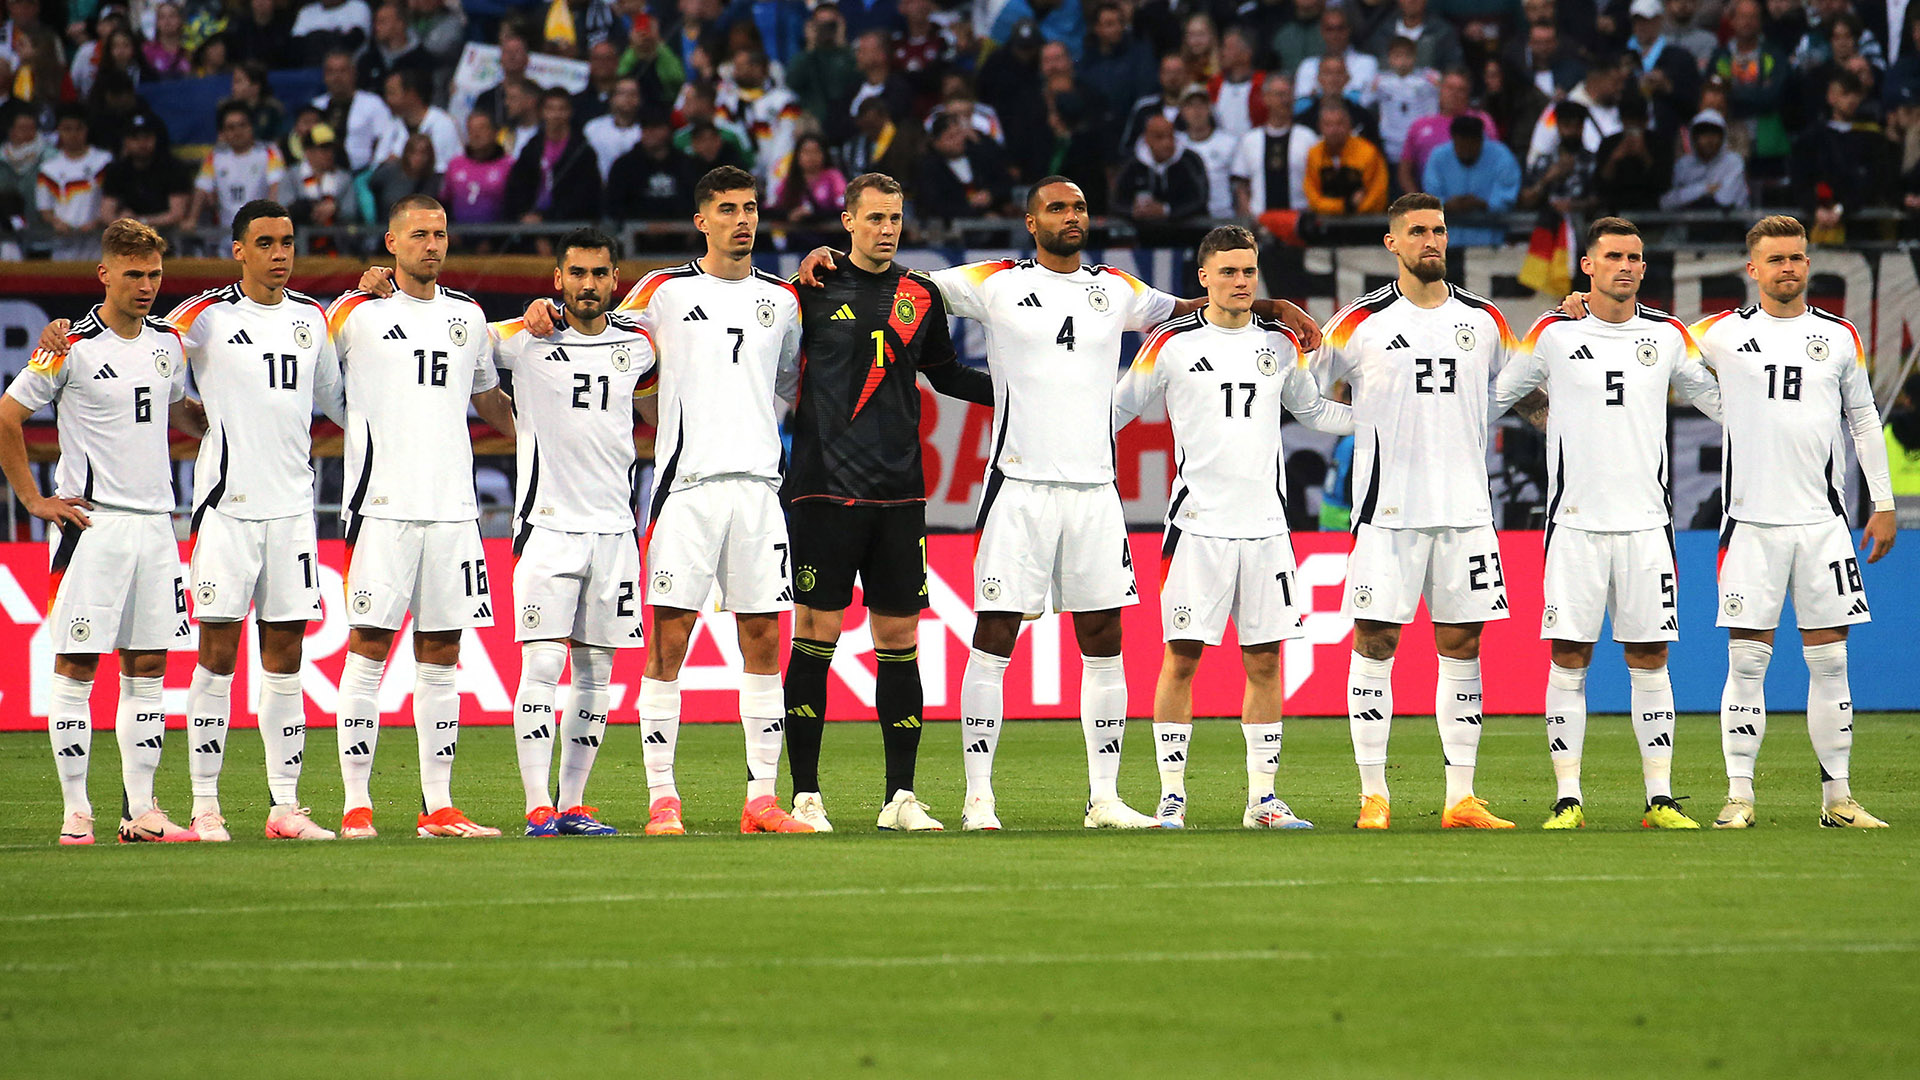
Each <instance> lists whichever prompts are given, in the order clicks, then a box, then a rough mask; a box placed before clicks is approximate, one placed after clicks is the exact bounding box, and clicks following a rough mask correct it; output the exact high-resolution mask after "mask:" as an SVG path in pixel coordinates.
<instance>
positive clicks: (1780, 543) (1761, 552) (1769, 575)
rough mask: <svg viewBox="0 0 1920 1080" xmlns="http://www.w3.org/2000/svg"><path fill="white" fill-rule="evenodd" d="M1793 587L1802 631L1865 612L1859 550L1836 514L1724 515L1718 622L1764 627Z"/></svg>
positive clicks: (1846, 621) (1854, 619) (1773, 622)
mask: <svg viewBox="0 0 1920 1080" xmlns="http://www.w3.org/2000/svg"><path fill="white" fill-rule="evenodd" d="M1789 590H1791V591H1792V593H1793V613H1794V617H1795V618H1796V619H1797V620H1798V622H1799V624H1800V629H1802V630H1824V629H1827V628H1828V627H1834V626H1850V625H1852V624H1853V623H1863V622H1869V621H1871V620H1872V618H1873V614H1872V612H1870V611H1869V610H1868V609H1867V590H1866V586H1865V584H1864V583H1862V582H1861V580H1860V553H1859V552H1858V551H1855V550H1854V547H1853V533H1852V532H1851V531H1849V530H1848V528H1847V523H1846V522H1845V521H1844V520H1842V519H1841V518H1839V517H1833V518H1829V519H1827V520H1826V521H1823V522H1819V523H1818V524H1814V525H1755V524H1752V523H1751V522H1746V521H1734V520H1732V519H1731V518H1729V519H1728V520H1727V522H1726V524H1725V525H1723V526H1722V527H1721V529H1720V617H1719V619H1718V620H1716V621H1717V622H1718V623H1719V625H1721V626H1731V627H1738V628H1739V629H1742V630H1772V629H1774V628H1775V627H1777V626H1779V625H1780V605H1781V604H1782V603H1783V602H1784V601H1785V600H1786V597H1787V593H1788V591H1789Z"/></svg>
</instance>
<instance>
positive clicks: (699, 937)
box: [0, 714, 1920, 1080]
mask: <svg viewBox="0 0 1920 1080" xmlns="http://www.w3.org/2000/svg"><path fill="white" fill-rule="evenodd" d="M1397 726H1398V730H1397V731H1396V732H1395V738H1394V744H1393V752H1394V761H1395V765H1394V766H1393V768H1392V771H1391V773H1390V776H1391V777H1392V779H1393V783H1394V794H1395V800H1394V807H1395V811H1396V817H1395V821H1394V829H1393V831H1392V832H1390V833H1387V834H1359V833H1356V832H1355V831H1354V830H1353V829H1352V828H1351V825H1352V821H1353V812H1354V806H1355V798H1354V791H1355V780H1354V775H1353V765H1352V759H1351V752H1350V748H1349V745H1348V741H1347V726H1346V724H1345V723H1343V722H1339V721H1328V720H1304V719H1303V720H1297V721H1291V722H1289V723H1288V725H1287V733H1286V734H1287V740H1286V750H1285V757H1284V759H1283V762H1282V769H1281V777H1280V781H1281V782H1280V788H1281V792H1282V794H1283V795H1284V796H1285V797H1286V798H1288V799H1289V800H1290V801H1291V802H1292V804H1293V806H1294V807H1295V809H1296V810H1298V811H1299V812H1301V813H1302V814H1303V815H1305V816H1307V817H1310V818H1312V819H1314V820H1316V821H1317V822H1318V823H1319V825H1320V828H1319V829H1318V830H1317V831H1315V832H1312V833H1268V834H1257V835H1256V834H1248V833H1245V832H1243V831H1242V830H1241V829H1240V828H1239V827H1238V826H1239V810H1240V806H1241V800H1242V795H1243V791H1244V784H1245V778H1244V772H1243V761H1244V754H1243V750H1242V745H1241V741H1240V737H1239V734H1238V732H1236V731H1235V730H1234V725H1232V724H1231V723H1227V722H1219V721H1213V722H1202V723H1201V724H1200V725H1199V726H1198V730H1197V731H1196V734H1195V738H1194V744H1193V749H1192V768H1191V770H1190V772H1189V790H1190V792H1191V793H1192V809H1191V814H1190V824H1191V825H1192V826H1193V827H1191V828H1189V829H1188V830H1187V831H1186V832H1185V833H1183V834H1182V833H1152V834H1124V835H1123V834H1113V833H1102V834H1086V833H1084V832H1083V830H1081V829H1080V827H1079V823H1080V813H1081V799H1082V798H1083V792H1084V790H1085V789H1084V784H1085V768H1084V763H1085V757H1084V752H1083V749H1082V745H1081V739H1080V732H1079V729H1078V726H1077V725H1074V724H1071V723H1016V724H1014V725H1012V729H1011V730H1009V731H1008V732H1007V734H1006V737H1005V739H1004V740H1003V742H1002V744H1001V750H1000V777H999V793H1000V813H1001V816H1002V819H1003V820H1004V821H1005V822H1006V823H1007V825H1008V826H1009V830H1010V831H1008V832H1006V833H1002V834H999V835H973V834H961V833H959V832H958V831H957V830H958V826H959V806H958V803H959V797H960V790H961V788H960V777H959V764H960V763H959V756H960V755H959V753H958V746H957V743H958V734H957V732H956V730H955V728H954V727H953V726H951V725H948V724H935V725H931V726H930V727H929V728H928V730H927V732H926V736H927V737H926V740H925V745H924V746H923V753H922V772H921V784H920V788H921V793H922V796H923V797H924V798H926V799H927V801H928V802H930V803H931V804H932V806H933V809H934V812H935V814H936V816H938V817H940V818H942V819H943V820H945V821H946V822H947V824H948V825H949V826H950V827H952V828H953V829H954V830H955V831H953V832H950V833H948V834H946V835H944V836H897V835H877V834H876V833H875V832H874V831H873V829H872V828H871V824H872V821H873V819H874V815H875V814H876V813H877V812H878V809H879V802H880V798H879V796H880V792H879V790H878V788H879V784H880V771H879V764H880V745H879V736H878V734H877V732H876V731H875V730H874V729H873V728H872V727H871V726H867V725H833V726H831V727H829V729H828V732H827V748H826V755H825V758H826V768H825V770H824V776H823V780H824V784H825V786H826V788H827V797H828V808H829V810H830V811H831V812H832V814H833V816H834V820H835V821H836V823H837V824H838V825H839V827H840V829H841V830H842V831H841V832H840V833H838V834H836V835H834V836H831V837H740V836H738V835H735V830H736V828H737V821H738V813H739V806H740V796H741V790H742V783H741V776H742V772H743V766H742V763H741V755H740V732H739V730H738V728H737V727H732V726H689V727H687V728H685V729H683V730H682V734H681V737H680V768H681V782H682V791H683V794H684V795H685V796H686V801H687V810H688V823H689V825H690V827H692V828H693V829H695V830H696V831H697V832H698V833H700V834H704V835H695V836H689V837H687V838H684V839H652V840H649V839H645V838H641V837H623V838H620V839H617V840H597V841H596V840H585V839H561V840H554V841H542V842H533V841H528V840H525V839H517V838H507V839H501V840H495V841H438V842H430V841H425V840H416V839H413V838H412V836H411V833H412V820H413V812H414V809H415V806H416V800H417V797H418V795H417V791H418V789H417V787H416V786H415V782H416V777H415V771H414V741H413V734H412V732H411V731H408V730H406V729H401V728H389V729H387V730H386V731H385V732H384V733H383V737H382V739H381V742H382V744H383V745H382V747H381V754H380V759H379V763H378V772H377V773H376V774H375V781H374V790H375V795H376V797H377V798H378V799H379V800H380V804H379V805H378V806H377V807H376V808H375V815H376V816H375V822H376V824H377V825H378V826H379V827H381V828H382V829H383V830H384V831H385V832H386V836H384V837H383V838H382V839H380V840H378V841H375V842H370V843H356V844H347V843H334V844H317V845H292V844H286V843H276V844H269V843H268V842H267V841H264V840H262V839H260V837H259V827H260V822H261V819H262V816H263V814H264V806H263V803H264V798H265V796H264V782H263V780H261V778H260V777H261V773H260V750H259V741H258V739H257V737H256V736H254V734H253V733H252V732H238V733H236V737H235V738H234V740H233V749H232V751H231V752H230V754H229V756H228V760H227V770H228V771H227V783H226V789H227V790H226V800H225V801H226V811H227V815H228V818H229V820H230V822H231V827H232V829H233V831H234V833H235V836H236V842H235V843H233V844H232V845H229V846H226V847H223V848H216V847H214V846H212V845H208V846H204V847H192V846H185V845H182V846H176V847H165V848H163V847H159V846H157V845H156V846H153V847H142V848H129V847H121V846H118V845H114V844H112V843H110V842H109V843H105V844H101V845H96V846H95V847H94V848H92V849H79V850H71V849H69V850H63V849H58V848H56V847H55V846H54V845H53V839H54V834H55V833H56V832H57V831H58V827H59V801H58V789H57V786H56V784H55V782H54V779H53V768H52V763H51V761H50V760H49V755H48V749H47V741H46V737H45V736H44V735H38V734H35V735H24V734H22V735H8V736H5V737H0V1075H3V1076H6V1077H36V1078H68V1077H115V1078H118V1077H125V1076H136V1075H137V1076H140V1077H142V1078H143V1080H160V1078H167V1077H191V1078H195V1080H204V1078H207V1077H227V1076H247V1077H259V1076H273V1077H325V1078H328V1080H345V1078H349V1077H352V1078H359V1077H430V1078H434V1080H451V1078H468V1077H476V1078H478V1077H538V1078H543V1080H546V1078H555V1080H563V1078H572V1077H586V1076H601V1075H621V1076H631V1077H682V1076H730V1077H768V1078H785V1077H816V1076H821V1077H827V1076H852V1077H859V1076H898V1077H911V1078H915V1080H918V1078H921V1077H947V1076H955V1077H969V1078H985V1077H999V1076H1020V1077H1037V1076H1060V1077H1098V1078H1102V1080H1105V1078H1111V1077H1121V1076H1154V1077H1161V1078H1169V1077H1188V1076H1196V1077H1197V1076H1240V1075H1255V1076H1271V1075H1287V1076H1298V1077H1356V1078H1358V1077H1366V1078H1378V1077H1402V1076H1404V1077H1466V1078H1471V1080H1485V1078H1493V1077H1508V1076H1512V1077H1528V1078H1548V1077H1551V1078H1572V1077H1622V1076H1634V1077H1641V1076H1644V1077H1659V1078H1672V1080H1681V1078H1686V1080H1694V1078H1700V1077H1715V1076H1726V1077H1740V1078H1743V1080H1744V1078H1753V1077H1773V1076H1781V1077H1786V1076H1791V1077H1796V1078H1804V1077H1821V1076H1835V1077H1848V1078H1851V1080H1860V1078H1871V1077H1891V1076H1911V1075H1913V1073H1912V1071H1911V1070H1912V1069H1913V1068H1914V1061H1915V1060H1916V1055H1917V1054H1920V1025H1917V1024H1916V1023H1915V1017H1916V1016H1920V955H1916V954H1917V953H1920V927H1917V926H1916V924H1915V918H1914V912H1915V901H1916V900H1917V899H1920V866H1917V865H1916V855H1917V854H1920V845H1917V844H1916V838H1920V741H1917V740H1916V735H1920V717H1917V716H1914V715H1886V714H1880V715H1868V716H1863V717H1861V721H1860V724H1859V730H1858V732H1857V740H1858V741H1857V742H1856V744H1855V754H1854V760H1855V763H1856V777H1855V784H1856V787H1855V791H1856V794H1857V795H1858V797H1859V798H1860V800H1861V801H1862V803H1864V804H1865V805H1866V806H1867V807H1868V808H1869V809H1871V810H1873V811H1874V812H1875V813H1878V814H1880V815H1882V816H1884V817H1886V818H1888V819H1890V820H1892V821H1893V822H1895V826H1894V828H1893V829H1891V830H1887V831H1884V832H1878V833H1865V832H1851V831H1826V830H1821V829H1819V828H1818V827H1816V824H1815V817H1816V813H1817V808H1818V807H1817V804H1818V783H1817V772H1816V769H1815V766H1814V762H1813V759H1812V753H1811V751H1810V749H1809V747H1808V745H1807V738H1806V735H1805V729H1804V728H1803V727H1802V726H1801V724H1800V721H1799V719H1798V718H1797V717H1795V716H1792V715H1784V714H1783V715H1776V716H1774V717H1773V718H1772V725H1771V726H1772V729H1773V732H1772V739H1771V740H1770V741H1769V743H1768V746H1767V749H1766V751H1765V753H1764V754H1763V756H1762V759H1761V776H1760V778H1759V791H1760V811H1761V813H1760V819H1761V827H1760V828H1758V829H1756V830H1754V831H1752V832H1750V833H1745V834H1737V833H1716V832H1713V831H1710V830H1709V831H1704V832H1700V833H1693V834H1668V833H1661V834H1655V833H1648V832H1645V831H1643V830H1641V829H1640V828H1639V810H1640V805H1641V799H1640V779H1639V767H1638V761H1637V757H1636V755H1635V750H1634V747H1633V744H1632V738H1631V735H1630V733H1629V731H1628V728H1627V725H1626V722H1625V720H1624V719H1623V718H1620V717H1596V718H1595V720H1594V722H1593V725H1592V728H1591V730H1590V732H1589V735H1588V740H1587V755H1588V756H1587V777H1586V781H1587V783H1586V791H1587V802H1588V808H1589V813H1590V815H1591V818H1592V823H1591V824H1590V825H1589V827H1588V828H1587V829H1586V830H1585V831H1584V832H1581V833H1575V834H1548V833H1542V832H1540V831H1539V829H1538V825H1539V823H1540V821H1541V819H1542V818H1543V817H1544V816H1545V813H1546V810H1547V807H1548V806H1549V804H1550V803H1551V802H1552V801H1553V798H1552V796H1553V786H1552V779H1551V770H1550V769H1549V767H1548V763H1547V756H1546V752H1545V747H1544V745H1543V744H1544V742H1545V737H1544V735H1543V734H1542V731H1541V729H1540V726H1539V721H1538V720H1537V719H1523V718H1489V719H1488V722H1487V726H1486V738H1485V740H1484V741H1483V743H1482V744H1481V750H1480V763H1481V771H1480V781H1481V782H1480V785H1479V787H1480V791H1481V793H1482V794H1483V795H1484V796H1486V797H1488V798H1489V800H1490V801H1491V803H1492V805H1493V808H1494V809H1495V810H1496V811H1498V812H1501V813H1503V814H1505V815H1506V816H1509V817H1513V818H1515V819H1517V820H1518V821H1519V823H1520V825H1521V828H1520V829H1519V830H1517V831H1516V832H1513V833H1501V834H1487V833H1475V834H1455V833H1442V832H1440V831H1439V828H1438V825H1439V817H1438V803H1439V800H1440V795H1441V775H1440V774H1441V770H1440V760H1439V746H1438V740H1437V738H1436V736H1435V734H1434V730H1433V725H1432V721H1431V720H1427V719H1422V718H1410V719H1407V720H1403V721H1401V723H1400V724H1399V725H1397ZM1132 728H1133V730H1132V732H1131V733H1130V735H1129V739H1128V741H1129V743H1130V747H1129V750H1128V757H1127V761H1126V765H1125V768H1124V773H1123V784H1122V792H1123V794H1125V795H1126V796H1127V797H1128V798H1129V799H1130V800H1131V801H1132V802H1133V803H1134V805H1136V806H1138V807H1141V808H1148V809H1150V808H1151V804H1152V803H1153V802H1154V800H1155V798H1156V797H1157V794H1158V781H1157V779H1156V778H1155V776H1154V772H1153V763H1152V760H1151V757H1150V750H1149V738H1148V735H1149V728H1148V725H1147V724H1145V723H1140V722H1136V723H1135V724H1134V725H1132ZM171 742H172V745H170V746H169V747H168V749H167V758H166V761H165V762H164V764H163V770H162V780H161V792H160V793H161V797H162V802H163V804H164V805H166V806H168V807H169V808H171V809H173V810H174V811H175V816H176V817H177V818H178V819H180V820H184V819H185V816H186V811H187V809H188V805H189V799H188V795H187V779H186V762H185V753H184V751H185V740H184V739H182V738H180V737H179V736H178V735H177V734H176V736H175V738H174V739H173V740H171ZM1678 742H1679V759H1678V767H1677V769H1676V775H1675V781H1676V783H1675V787H1676V791H1677V792H1678V793H1679V794H1682V795H1691V796H1693V798H1692V800H1691V801H1690V802H1687V803H1684V804H1683V805H1685V806H1686V807H1687V808H1688V809H1689V811H1690V812H1691V813H1693V815H1694V816H1696V817H1699V818H1703V819H1705V818H1710V817H1711V816H1712V815H1713V813H1714V812H1715V811H1716V810H1717V809H1718V807H1719V805H1720V796H1721V794H1722V793H1723V791H1724V787H1723V783H1724V781H1723V779H1722V778H1721V773H1720V757H1719V746H1718V739H1717V737H1716V732H1715V724H1714V723H1713V722H1712V720H1711V718H1706V717H1686V718H1683V720H1682V723H1681V725H1680V731H1679V739H1678ZM460 749H461V752H460V760H459V764H458V766H457V768H456V771H455V778H454V780H455V784H454V790H455V792H456V794H457V796H458V797H459V801H460V805H461V806H462V807H463V808H464V809H466V810H467V811H468V812H469V813H470V814H472V815H473V817H474V818H475V819H477V820H480V821H483V822H486V823H488V824H496V825H500V826H517V825H518V824H519V822H520V795H519V784H518V780H517V778H516V777H515V775H514V772H513V746H512V736H511V732H510V731H508V730H506V729H501V728H488V729H480V728H475V729H471V730H469V731H467V732H466V733H465V737H464V738H463V739H462V741H461V748H460ZM94 751H95V762H94V770H93V789H94V797H95V805H96V808H97V809H98V810H99V811H100V812H101V819H102V824H103V825H104V826H105V828H104V830H103V835H104V837H105V838H106V839H107V840H109V841H110V840H111V837H112V828H113V823H114V820H116V816H117V810H118V802H119V796H118V763H117V757H116V755H115V750H114V742H113V738H112V735H111V733H104V732H103V733H100V734H99V735H97V736H96V738H95V740H94ZM639 751H640V748H639V739H638V735H637V732H636V729H634V728H633V727H630V726H628V727H616V728H614V729H613V731H612V732H611V737H610V739H609V740H608V745H607V747H606V750H605V751H604V752H603V754H602V755H601V761H600V767H599V770H598V773H597V775H596V777H595V782H594V785H593V787H592V789H590V797H591V798H594V799H595V801H597V802H598V803H599V805H600V806H601V807H602V808H603V812H604V813H603V816H605V817H606V818H607V819H608V820H610V821H611V822H613V823H614V824H616V825H619V826H622V827H624V828H630V829H633V830H634V831H636V832H637V831H638V826H640V825H641V824H642V823H643V815H644V811H643V809H642V805H643V802H644V789H643V788H642V786H641V785H642V783H643V780H642V777H643V773H642V770H641V767H640V752H639ZM309 752H310V755H311V757H310V761H309V765H308V770H307V780H306V784H305V789H304V791H305V794H306V796H307V798H308V799H309V800H310V801H311V803H312V805H313V806H314V807H315V811H316V812H315V816H316V817H317V818H319V819H321V820H322V822H323V823H332V822H333V821H335V820H337V814H338V807H339V799H340V794H339V793H340V789H339V778H338V774H337V772H336V770H335V768H334V758H333V736H332V733H331V732H330V731H316V732H314V735H313V738H312V740H311V742H310V744H309ZM786 786H787V782H786V778H785V776H784V774H783V775H782V778H781V787H782V794H783V796H784V795H786V794H788V792H787V791H786V790H785V789H786Z"/></svg>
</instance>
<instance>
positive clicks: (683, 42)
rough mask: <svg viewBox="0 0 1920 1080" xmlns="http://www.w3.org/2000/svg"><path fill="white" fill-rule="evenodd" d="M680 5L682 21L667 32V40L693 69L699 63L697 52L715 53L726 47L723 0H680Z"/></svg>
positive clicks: (714, 54) (711, 54)
mask: <svg viewBox="0 0 1920 1080" xmlns="http://www.w3.org/2000/svg"><path fill="white" fill-rule="evenodd" d="M679 9H680V25H679V26H677V27H675V28H674V29H673V32H672V33H670V34H668V35H667V44H668V47H669V48H671V49H672V50H673V52H674V53H675V55H677V56H679V58H680V63H681V65H682V66H684V67H685V68H686V69H687V70H688V71H689V72H691V71H692V70H693V69H694V67H695V66H696V65H695V64H694V56H693V54H694V53H695V52H701V51H704V52H705V53H706V54H707V55H708V56H709V57H714V56H719V55H720V54H721V53H722V52H723V51H724V50H725V48H726V43H727V39H726V33H725V29H724V28H723V27H722V26H721V25H720V15H721V8H720V2H719V0H679ZM707 74H711V73H707Z"/></svg>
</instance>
